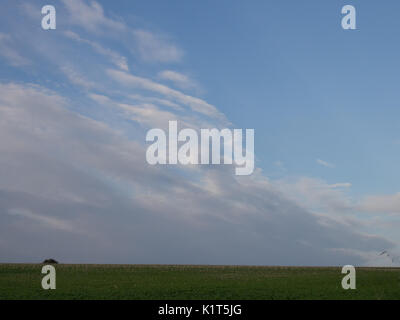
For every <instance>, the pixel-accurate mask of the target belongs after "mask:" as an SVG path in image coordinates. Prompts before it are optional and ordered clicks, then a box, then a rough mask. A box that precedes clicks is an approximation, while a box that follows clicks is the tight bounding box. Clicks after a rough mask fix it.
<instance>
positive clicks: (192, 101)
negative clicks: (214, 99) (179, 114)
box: [107, 69, 226, 121]
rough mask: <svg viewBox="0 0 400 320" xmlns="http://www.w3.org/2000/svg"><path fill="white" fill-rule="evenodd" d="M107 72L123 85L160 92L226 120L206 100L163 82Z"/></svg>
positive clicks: (196, 109)
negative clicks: (172, 87)
mask: <svg viewBox="0 0 400 320" xmlns="http://www.w3.org/2000/svg"><path fill="white" fill-rule="evenodd" d="M107 74H108V75H109V76H111V77H112V78H113V79H114V80H116V81H118V82H119V83H121V84H123V85H125V86H131V87H134V88H140V89H145V90H149V91H152V92H156V93H158V94H162V95H164V96H166V97H169V98H170V99H173V100H175V101H177V102H179V103H181V104H184V105H187V106H189V107H190V108H191V109H192V110H193V111H195V112H198V113H201V114H204V115H207V116H209V117H214V118H216V119H220V120H223V121H226V118H225V116H224V115H223V114H221V113H220V112H219V111H218V110H217V108H216V107H215V106H213V105H211V104H209V103H207V102H206V101H204V100H202V99H200V98H196V97H192V96H189V95H186V94H184V93H182V92H180V91H178V90H175V89H171V88H169V87H167V86H165V85H163V84H160V83H157V82H154V81H152V80H150V79H147V78H143V77H138V76H135V75H132V74H129V73H126V72H122V71H119V70H111V69H110V70H107Z"/></svg>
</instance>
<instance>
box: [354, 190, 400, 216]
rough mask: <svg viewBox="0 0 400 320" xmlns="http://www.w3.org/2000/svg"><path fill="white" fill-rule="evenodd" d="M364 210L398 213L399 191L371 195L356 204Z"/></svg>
mask: <svg viewBox="0 0 400 320" xmlns="http://www.w3.org/2000/svg"><path fill="white" fill-rule="evenodd" d="M358 207H359V209H360V210H362V211H364V212H372V213H393V214H400V192H399V193H396V194H389V195H371V196H368V197H366V198H364V199H363V200H362V201H361V202H360V204H359V205H358Z"/></svg>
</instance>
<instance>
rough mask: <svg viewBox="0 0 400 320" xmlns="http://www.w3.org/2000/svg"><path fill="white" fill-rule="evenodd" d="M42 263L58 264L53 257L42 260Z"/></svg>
mask: <svg viewBox="0 0 400 320" xmlns="http://www.w3.org/2000/svg"><path fill="white" fill-rule="evenodd" d="M43 263H44V264H58V261H57V260H54V259H46V260H44V261H43Z"/></svg>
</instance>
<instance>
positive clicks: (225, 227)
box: [0, 0, 400, 266]
mask: <svg viewBox="0 0 400 320" xmlns="http://www.w3.org/2000/svg"><path fill="white" fill-rule="evenodd" d="M48 4H51V5H53V6H54V7H55V8H56V22H57V25H56V29H55V30H43V29H42V27H41V20H42V17H43V16H44V15H42V14H41V8H42V6H44V5H48ZM347 4H351V5H353V6H354V7H355V8H356V13H357V29H356V30H343V29H342V27H341V19H342V17H343V15H342V14H341V9H342V7H343V6H344V5H347ZM0 6H1V19H0V154H1V157H0V262H39V261H41V260H43V259H45V258H55V259H57V260H59V261H60V262H66V263H174V264H178V263H185V264H186V263H188V264H246V265H253V264H254V265H345V264H353V265H377V266H380V265H389V266H391V265H397V264H399V262H400V261H399V260H398V258H397V257H398V256H399V254H400V250H399V245H400V234H399V233H398V228H399V226H400V187H399V185H398V181H400V171H399V170H398V168H397V166H398V162H399V161H398V160H399V156H400V152H399V151H400V134H399V132H398V131H399V130H398V127H399V126H398V119H399V116H400V111H399V110H400V108H398V105H399V101H400V90H398V77H399V67H400V63H399V60H398V57H399V53H400V45H399V42H398V39H397V38H398V32H397V30H399V28H400V20H399V19H398V12H400V4H399V3H398V2H397V1H386V2H385V3H384V4H379V5H378V4H377V2H376V1H358V0H352V1H329V2H328V1H317V0H312V1H311V0H310V1H307V2H304V1H303V2H300V1H288V0H284V1H282V0H281V1H264V0H263V1H261V0H260V1H256V0H255V1H252V2H251V3H250V2H243V1H227V0H222V1H218V2H215V1H208V0H207V1H201V2H200V1H177V0H171V1H153V0H150V1H127V0H121V1H118V2H111V1H88V0H68V1H67V0H60V1H51V3H50V2H48V1H19V0H3V1H2V3H1V4H0ZM170 120H176V121H178V126H179V127H180V128H185V127H190V128H194V129H197V130H198V129H200V128H214V127H215V128H241V129H254V130H255V157H256V162H255V167H256V169H255V171H254V173H253V174H252V175H250V176H236V175H235V174H234V168H233V167H232V166H229V165H220V166H216V165H214V166H211V165H199V166H183V165H177V166H161V165H160V166H152V165H149V164H148V163H147V162H146V157H145V154H146V148H147V147H148V144H147V143H146V141H145V136H146V132H147V131H148V130H150V129H151V128H167V126H168V121H170ZM383 250H387V251H388V252H390V257H388V256H385V255H382V256H381V255H379V254H380V252H382V251H383ZM393 257H394V259H393V260H392V258H393Z"/></svg>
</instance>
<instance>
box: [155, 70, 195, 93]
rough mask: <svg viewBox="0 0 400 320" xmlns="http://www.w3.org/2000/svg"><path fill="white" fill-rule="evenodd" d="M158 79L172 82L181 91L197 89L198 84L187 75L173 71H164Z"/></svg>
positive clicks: (159, 74)
mask: <svg viewBox="0 0 400 320" xmlns="http://www.w3.org/2000/svg"><path fill="white" fill-rule="evenodd" d="M158 78H159V79H162V80H168V81H171V82H172V83H173V84H175V85H176V86H177V87H179V88H181V89H191V88H196V87H197V84H196V83H195V82H194V81H193V80H192V79H190V78H189V77H188V76H187V75H185V74H182V73H179V72H177V71H172V70H164V71H161V72H159V73H158Z"/></svg>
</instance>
